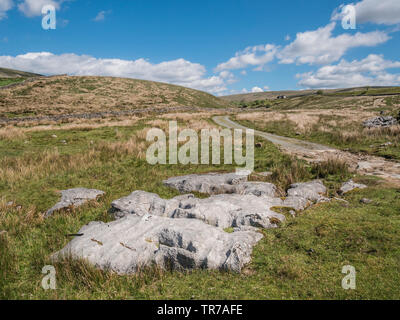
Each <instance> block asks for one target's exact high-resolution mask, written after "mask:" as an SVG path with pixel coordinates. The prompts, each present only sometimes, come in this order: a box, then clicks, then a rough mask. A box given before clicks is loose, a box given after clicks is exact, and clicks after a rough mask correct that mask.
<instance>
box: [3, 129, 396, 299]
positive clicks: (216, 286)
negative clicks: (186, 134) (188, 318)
mask: <svg viewBox="0 0 400 320" xmlns="http://www.w3.org/2000/svg"><path fill="white" fill-rule="evenodd" d="M142 128H143V123H141V122H140V123H138V124H137V125H136V126H133V127H120V128H99V129H94V130H71V131H67V130H55V131H43V132H32V133H26V136H25V137H23V138H20V139H16V140H15V141H14V144H12V143H8V144H2V145H1V148H0V150H1V153H0V161H2V164H7V166H8V167H9V168H14V167H15V166H16V162H18V161H23V163H26V164H30V165H33V168H35V165H36V164H38V165H37V169H36V170H33V171H32V172H30V173H28V174H26V175H24V173H23V172H22V173H21V174H22V175H21V176H15V177H14V178H13V179H12V180H10V179H8V180H7V179H5V178H4V177H0V195H1V196H0V198H2V199H3V200H2V202H1V203H0V231H1V230H5V231H7V233H6V234H2V235H0V252H1V254H0V298H1V299H190V298H194V299H281V298H284V299H297V298H300V299H317V298H318V299H359V298H362V299H375V298H383V299H389V298H390V299H399V298H400V288H399V286H398V284H399V280H400V276H399V275H400V273H399V271H400V270H399V266H400V258H399V257H400V255H399V254H400V251H399V250H400V234H399V232H398V230H399V228H400V215H399V212H400V190H398V189H394V188H390V187H388V186H385V185H383V184H382V183H381V182H380V180H376V179H372V178H368V179H366V178H365V179H364V180H362V182H363V183H367V184H368V185H369V186H370V187H369V188H368V189H365V190H362V191H359V192H354V193H351V194H349V195H347V196H346V197H345V198H346V200H347V201H348V203H346V202H341V201H332V202H330V203H324V204H319V205H316V206H314V207H312V208H310V209H308V210H306V211H305V212H304V213H302V214H301V215H300V216H298V217H296V218H288V220H287V221H286V222H285V223H283V224H281V227H280V228H279V229H272V230H264V231H262V232H263V234H264V238H263V239H262V240H261V241H260V242H259V243H258V245H257V246H256V247H255V249H254V253H253V260H252V263H251V264H250V265H249V266H248V267H247V268H246V269H245V270H244V272H243V273H242V274H235V273H230V272H220V271H206V270H194V271H192V272H187V273H179V272H171V271H160V270H157V269H148V270H143V271H142V272H140V273H139V274H137V275H132V276H118V275H115V274H112V273H108V272H103V271H99V270H96V269H95V268H94V267H92V266H90V265H87V264H86V263H85V262H83V261H68V260H66V261H63V262H60V263H57V264H55V267H56V270H57V290H55V291H51V290H49V291H45V290H43V289H42V288H41V285H40V283H41V279H42V277H43V275H42V274H41V270H42V267H43V266H44V265H47V264H52V262H51V261H50V259H49V257H50V255H51V254H52V253H54V252H55V251H57V250H59V249H61V248H62V247H63V246H65V245H66V244H67V243H68V241H70V238H69V237H67V236H66V235H67V234H71V233H76V232H77V231H78V230H79V229H80V228H81V227H82V225H84V224H86V223H88V222H90V221H93V220H98V221H99V220H100V221H109V220H110V216H109V214H108V212H107V211H108V209H109V208H110V203H111V201H112V200H115V199H117V198H119V197H121V196H124V195H127V194H129V193H131V192H132V191H134V190H145V191H150V192H155V193H158V194H159V195H160V196H161V197H165V198H170V197H173V196H175V195H177V192H176V191H174V190H172V189H170V188H167V187H165V186H164V185H163V184H162V180H163V179H165V178H167V177H171V176H175V175H182V174H188V173H199V172H209V171H233V169H234V167H233V166H229V165H221V166H214V167H211V166H206V165H204V166H201V165H189V166H174V165H165V166H151V165H149V164H147V162H146V161H145V160H143V159H140V158H138V156H137V155H136V154H124V153H112V152H109V150H107V149H104V150H103V149H101V148H100V149H98V150H100V151H99V152H98V153H97V154H96V156H95V157H94V158H93V159H92V161H91V162H90V163H82V166H79V165H78V166H70V165H68V164H69V163H72V162H73V159H75V158H74V157H78V156H79V155H81V154H84V153H87V152H88V150H89V149H90V148H91V147H90V146H91V145H92V144H91V143H90V142H91V141H93V145H96V144H100V143H112V142H115V141H117V140H122V141H124V140H127V139H128V138H129V137H130V136H132V135H135V133H136V132H137V130H140V129H142ZM117 132H118V133H117ZM52 134H56V135H57V138H52V137H51V135H52ZM60 139H65V140H67V141H68V144H67V145H59V140H60ZM24 141H29V143H28V144H25V143H24ZM256 141H258V140H256ZM1 143H4V141H2V142H1ZM55 147H57V148H58V149H59V155H58V156H57V157H55V158H54V160H52V161H51V162H50V163H54V166H50V167H49V168H47V169H46V170H42V169H41V168H42V167H40V166H39V163H40V161H41V159H42V158H43V157H45V156H44V155H45V154H46V152H49V151H51V150H53V149H54V148H55ZM5 150H6V151H5ZM38 170H40V171H38ZM256 171H259V172H261V171H273V172H275V174H274V175H273V176H272V177H270V178H268V179H270V181H273V182H274V183H277V184H278V186H280V187H282V188H283V187H284V186H286V185H287V184H288V183H289V181H290V179H292V180H293V179H296V180H298V181H306V180H308V179H313V178H317V177H323V178H324V179H325V183H326V184H327V186H328V187H329V190H330V191H329V192H330V193H331V194H332V195H333V194H334V193H335V190H337V188H338V186H339V184H340V182H341V180H342V179H343V178H346V179H347V178H349V177H350V174H349V173H345V175H344V176H340V175H339V172H338V170H337V165H334V164H326V165H322V166H321V168H319V169H318V168H314V167H310V166H308V165H307V164H306V163H305V162H303V161H298V160H295V159H292V158H290V157H288V156H286V155H283V154H282V153H280V152H279V150H278V149H277V148H276V147H274V146H273V145H272V144H270V143H268V142H266V141H263V146H262V147H261V148H257V149H256ZM358 179H360V178H358ZM358 181H361V180H358ZM78 186H81V187H88V188H98V189H101V190H104V191H105V192H106V195H105V196H104V197H103V198H101V199H99V201H98V203H90V204H87V205H85V206H83V207H81V208H78V209H76V210H73V211H71V212H61V213H56V214H54V216H52V217H51V218H49V219H46V220H43V219H42V218H41V213H43V212H44V211H46V210H47V209H48V208H49V207H51V206H52V205H54V203H55V202H57V201H58V198H59V196H58V195H57V194H56V190H61V189H66V188H71V187H78ZM362 197H368V198H370V199H372V200H373V203H372V204H369V205H365V204H361V203H360V202H359V200H360V199H361V198H362ZM7 201H14V202H15V204H14V205H13V206H11V207H8V206H6V205H5V203H6V202H7ZM19 205H20V206H22V207H21V208H18V206H19ZM226 231H227V232H231V231H232V230H229V229H228V230H226ZM311 249H312V250H311ZM347 264H350V265H353V266H354V267H355V268H356V270H357V290H354V291H345V290H343V289H342V288H341V279H342V278H343V276H344V275H343V274H341V269H342V266H344V265H347Z"/></svg>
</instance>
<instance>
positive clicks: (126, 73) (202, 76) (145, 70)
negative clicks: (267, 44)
mask: <svg viewBox="0 0 400 320" xmlns="http://www.w3.org/2000/svg"><path fill="white" fill-rule="evenodd" d="M0 65H1V66H3V67H5V68H11V69H18V70H24V71H29V72H34V73H40V74H46V75H54V74H64V73H66V74H69V75H80V76H82V75H93V76H114V77H126V78H136V79H146V80H153V81H160V82H167V83H173V84H177V85H182V86H185V87H190V88H195V89H199V90H205V91H209V92H212V93H219V92H222V91H224V90H226V87H225V84H224V79H223V78H222V77H221V76H211V77H206V69H205V67H204V66H202V65H201V64H198V63H192V62H190V61H187V60H184V59H177V60H171V61H165V62H161V63H156V64H154V63H151V62H149V61H148V60H145V59H142V58H141V59H137V60H121V59H99V58H95V57H92V56H88V55H76V54H73V53H71V54H61V55H56V54H53V53H50V52H30V53H26V54H22V55H18V56H15V57H13V56H0Z"/></svg>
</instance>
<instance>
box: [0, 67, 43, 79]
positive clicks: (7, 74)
mask: <svg viewBox="0 0 400 320" xmlns="http://www.w3.org/2000/svg"><path fill="white" fill-rule="evenodd" d="M38 76H40V74H36V73H30V72H25V71H19V70H13V69H6V68H0V78H32V77H38Z"/></svg>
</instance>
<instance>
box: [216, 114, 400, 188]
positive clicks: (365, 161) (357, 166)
mask: <svg viewBox="0 0 400 320" xmlns="http://www.w3.org/2000/svg"><path fill="white" fill-rule="evenodd" d="M213 120H214V121H215V122H216V123H217V124H218V125H220V126H222V127H226V128H230V129H243V130H246V129H250V128H247V127H245V126H242V125H240V124H239V123H236V122H234V121H232V120H231V119H229V116H216V117H214V118H213ZM254 134H255V135H256V136H259V137H261V138H264V139H266V140H268V141H270V142H272V143H274V144H276V145H278V146H280V148H281V149H282V150H283V151H284V152H286V153H289V154H293V155H295V156H297V157H299V158H302V159H305V160H307V161H309V162H320V161H324V160H327V159H329V158H338V159H341V160H343V161H346V162H347V163H348V164H349V166H350V168H351V169H353V170H356V171H357V172H359V173H360V174H365V175H375V176H378V177H382V178H385V179H387V180H389V181H391V182H392V183H394V184H396V185H400V163H397V162H394V161H388V160H385V159H383V158H381V157H376V156H370V155H365V154H354V153H351V152H346V151H341V150H338V149H334V148H332V147H327V146H324V145H320V144H317V143H312V142H308V141H302V140H298V139H293V138H288V137H282V136H278V135H275V134H270V133H267V132H262V131H258V130H254Z"/></svg>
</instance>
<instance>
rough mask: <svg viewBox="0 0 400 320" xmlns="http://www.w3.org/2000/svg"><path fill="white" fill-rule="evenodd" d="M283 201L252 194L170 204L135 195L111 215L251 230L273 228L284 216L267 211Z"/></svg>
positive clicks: (119, 203) (175, 200)
mask: <svg viewBox="0 0 400 320" xmlns="http://www.w3.org/2000/svg"><path fill="white" fill-rule="evenodd" d="M281 205H282V200H281V199H279V198H271V197H266V196H261V197H257V196H255V195H253V194H249V195H238V194H219V195H213V196H211V197H209V198H206V199H198V198H196V197H194V196H193V195H190V194H189V195H183V196H178V197H175V198H172V199H170V200H166V199H162V198H160V197H159V196H158V195H157V194H155V193H149V192H145V191H134V192H132V193H131V194H130V195H129V196H127V197H124V198H121V199H118V200H115V201H113V202H112V204H111V206H112V209H111V212H112V214H113V215H114V217H115V218H121V217H124V216H126V215H129V214H133V215H136V216H143V215H145V214H151V215H156V216H162V217H168V218H173V219H183V218H187V219H198V220H201V221H203V222H205V223H207V224H210V225H212V226H216V227H220V228H229V227H240V226H252V227H261V228H272V227H276V224H277V223H278V222H279V221H283V220H285V216H284V215H282V214H279V213H276V212H274V211H272V210H271V209H270V208H271V207H274V206H281Z"/></svg>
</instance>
